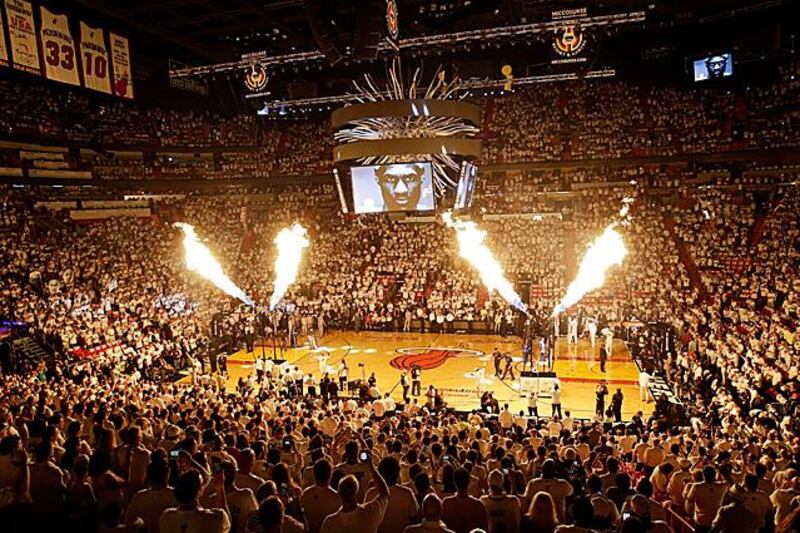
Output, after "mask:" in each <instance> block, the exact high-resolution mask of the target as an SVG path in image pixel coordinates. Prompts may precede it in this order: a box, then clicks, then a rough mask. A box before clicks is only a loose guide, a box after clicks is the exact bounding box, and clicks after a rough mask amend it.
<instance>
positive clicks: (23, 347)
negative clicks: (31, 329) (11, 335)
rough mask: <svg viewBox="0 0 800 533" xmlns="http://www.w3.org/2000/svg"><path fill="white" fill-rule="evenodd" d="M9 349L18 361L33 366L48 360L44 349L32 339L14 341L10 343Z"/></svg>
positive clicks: (23, 338) (24, 338)
mask: <svg viewBox="0 0 800 533" xmlns="http://www.w3.org/2000/svg"><path fill="white" fill-rule="evenodd" d="M11 349H12V350H13V351H14V353H15V354H16V358H17V360H18V361H22V360H27V361H29V362H30V363H32V364H34V365H35V364H37V363H39V362H40V361H44V360H46V359H48V358H49V356H48V354H47V352H46V351H45V350H44V348H42V347H41V346H40V345H39V344H38V343H37V342H36V341H35V340H34V339H33V337H22V338H19V339H15V340H14V341H13V342H12V343H11Z"/></svg>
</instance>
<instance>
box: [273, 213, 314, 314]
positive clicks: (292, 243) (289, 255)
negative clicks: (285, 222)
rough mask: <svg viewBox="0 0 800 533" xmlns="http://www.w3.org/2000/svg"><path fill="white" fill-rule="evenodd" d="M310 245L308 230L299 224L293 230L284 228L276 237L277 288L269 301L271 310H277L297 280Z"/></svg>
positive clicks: (293, 226)
mask: <svg viewBox="0 0 800 533" xmlns="http://www.w3.org/2000/svg"><path fill="white" fill-rule="evenodd" d="M308 244H309V242H308V237H307V232H306V229H305V228H304V227H303V226H301V225H300V224H298V223H297V222H295V223H294V224H293V225H292V227H291V228H283V229H282V230H281V231H280V233H278V236H277V237H275V246H277V248H278V257H277V258H276V259H275V287H274V289H273V291H272V296H271V297H270V299H269V308H270V309H275V306H276V305H278V302H280V301H281V299H282V298H283V295H284V294H286V291H287V290H289V286H290V285H291V284H292V283H294V281H295V280H296V279H297V271H298V270H299V269H300V261H301V260H302V259H303V250H304V249H305V248H307V247H308Z"/></svg>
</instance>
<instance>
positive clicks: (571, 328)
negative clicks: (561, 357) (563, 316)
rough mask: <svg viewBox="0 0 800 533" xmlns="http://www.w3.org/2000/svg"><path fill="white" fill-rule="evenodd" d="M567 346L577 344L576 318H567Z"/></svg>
mask: <svg viewBox="0 0 800 533" xmlns="http://www.w3.org/2000/svg"><path fill="white" fill-rule="evenodd" d="M567 344H578V317H576V316H571V317H569V322H568V323H567Z"/></svg>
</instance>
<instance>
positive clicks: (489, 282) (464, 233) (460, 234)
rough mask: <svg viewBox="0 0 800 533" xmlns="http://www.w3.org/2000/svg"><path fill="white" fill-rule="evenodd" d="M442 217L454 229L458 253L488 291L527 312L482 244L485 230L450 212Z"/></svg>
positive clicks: (495, 261) (497, 264)
mask: <svg viewBox="0 0 800 533" xmlns="http://www.w3.org/2000/svg"><path fill="white" fill-rule="evenodd" d="M442 219H443V220H444V222H445V224H447V226H448V227H451V228H453V229H455V230H456V238H457V239H458V252H459V254H460V255H461V257H463V258H464V259H466V260H467V261H469V263H470V264H471V265H472V266H473V267H474V268H475V269H476V270H477V271H478V273H479V274H480V276H481V281H483V284H484V285H486V288H487V289H488V290H489V292H492V291H493V290H496V291H497V292H499V293H500V296H502V297H503V299H504V300H505V301H506V302H508V303H509V304H510V305H512V306H514V307H515V308H517V309H519V310H520V311H522V312H523V313H527V312H528V308H527V306H526V305H525V304H524V303H523V302H522V299H521V298H520V297H519V295H518V294H517V293H516V291H514V287H513V286H512V285H511V283H510V282H509V281H508V280H507V279H506V276H505V274H504V273H503V267H501V266H500V263H498V262H497V259H495V258H494V255H493V254H492V251H491V250H489V248H488V247H487V246H486V244H484V242H483V240H484V239H485V238H486V232H485V231H483V230H482V229H480V228H478V226H477V224H475V223H474V222H471V221H466V220H453V216H452V215H451V214H450V212H447V213H444V214H443V215H442Z"/></svg>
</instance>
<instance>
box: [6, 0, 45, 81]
mask: <svg viewBox="0 0 800 533" xmlns="http://www.w3.org/2000/svg"><path fill="white" fill-rule="evenodd" d="M5 2H6V17H7V18H8V36H9V37H10V39H11V59H12V64H13V65H14V68H16V69H19V70H24V71H25V72H30V73H31V74H41V73H42V69H41V66H40V64H39V45H38V42H37V41H36V30H35V29H34V26H33V8H32V7H31V3H30V2H26V1H25V0H5Z"/></svg>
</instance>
